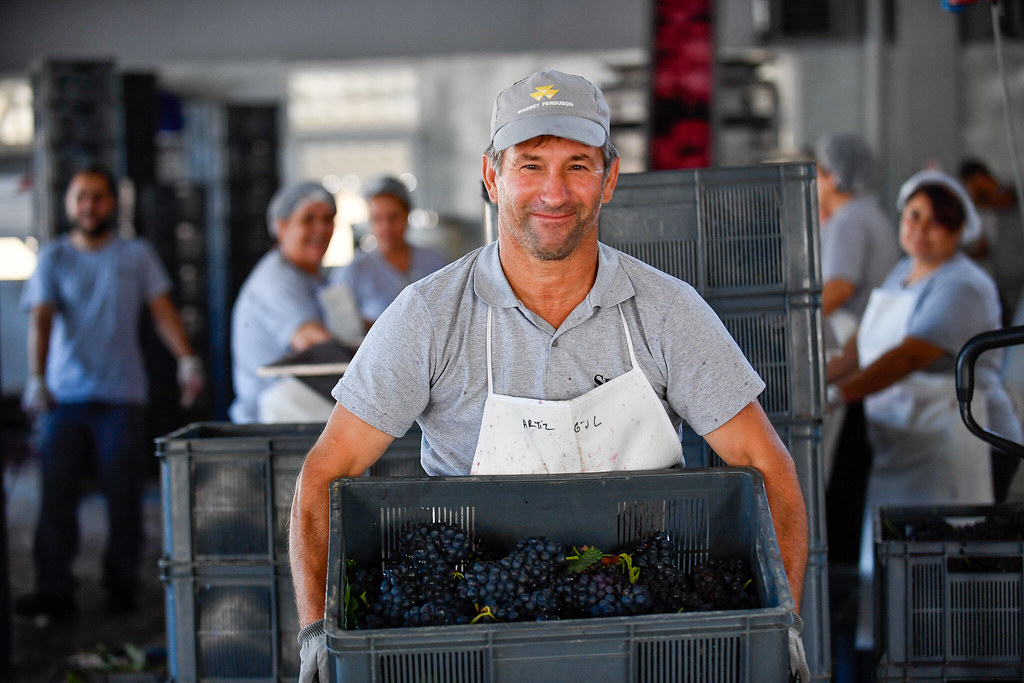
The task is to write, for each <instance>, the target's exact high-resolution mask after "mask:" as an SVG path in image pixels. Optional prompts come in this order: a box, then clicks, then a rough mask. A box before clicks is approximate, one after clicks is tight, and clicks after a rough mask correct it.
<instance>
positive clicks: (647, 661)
mask: <svg viewBox="0 0 1024 683" xmlns="http://www.w3.org/2000/svg"><path fill="white" fill-rule="evenodd" d="M636 654H637V657H636V661H637V677H636V680H637V681H642V682H643V683H704V682H705V681H740V680H745V678H744V677H743V675H742V668H741V667H742V662H743V659H744V657H743V643H742V641H741V640H740V639H739V638H734V637H728V636H716V637H715V638H685V639H681V640H653V641H641V642H639V643H637V653H636Z"/></svg>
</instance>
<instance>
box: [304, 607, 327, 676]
mask: <svg viewBox="0 0 1024 683" xmlns="http://www.w3.org/2000/svg"><path fill="white" fill-rule="evenodd" d="M330 680H331V676H330V671H329V668H328V666H327V631H325V630H324V620H323V619H321V620H320V621H314V622H313V623H312V624H310V625H308V626H306V627H304V628H303V629H302V630H301V631H299V683H330Z"/></svg>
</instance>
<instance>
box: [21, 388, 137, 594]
mask: <svg viewBox="0 0 1024 683" xmlns="http://www.w3.org/2000/svg"><path fill="white" fill-rule="evenodd" d="M37 451H38V453H39V458H40V465H41V472H42V488H43V496H42V506H41V508H40V510H39V521H38V524H37V526H36V536H35V547H34V552H33V559H34V562H35V569H36V589H37V591H38V592H39V593H43V594H47V595H53V596H59V597H71V596H72V594H73V590H74V578H73V577H72V574H71V565H72V562H73V561H74V559H75V555H76V554H77V553H78V544H79V530H78V503H79V500H80V498H81V495H82V491H81V483H82V481H83V480H84V479H86V478H87V477H88V476H90V475H92V474H94V473H95V474H96V475H98V479H99V486H100V492H101V493H102V494H103V496H104V497H105V498H106V501H107V519H108V528H109V532H108V540H107V547H106V550H105V552H104V556H103V575H104V576H103V579H104V585H105V586H106V588H107V590H108V591H109V592H112V593H120V592H125V591H128V592H130V591H134V590H135V588H136V586H137V584H138V574H139V565H140V562H141V559H142V544H143V529H142V485H143V480H144V477H145V463H144V461H143V458H144V457H145V454H146V451H145V410H144V408H143V407H142V406H140V405H128V404H111V403H66V404H59V405H57V406H56V407H55V408H54V409H53V410H51V411H50V412H48V413H46V414H44V415H43V416H41V418H40V421H39V434H38V443H37Z"/></svg>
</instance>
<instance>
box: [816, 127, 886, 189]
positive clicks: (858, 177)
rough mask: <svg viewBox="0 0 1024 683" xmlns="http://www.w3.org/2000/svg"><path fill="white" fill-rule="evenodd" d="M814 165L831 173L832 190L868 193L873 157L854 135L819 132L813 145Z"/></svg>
mask: <svg viewBox="0 0 1024 683" xmlns="http://www.w3.org/2000/svg"><path fill="white" fill-rule="evenodd" d="M814 156H815V158H816V159H817V161H818V165H819V166H821V168H822V169H824V170H825V171H828V172H829V173H831V174H832V175H833V176H835V181H836V189H837V190H839V191H840V192H847V193H849V194H863V193H865V192H870V191H871V190H872V189H874V186H875V156H874V155H873V154H872V153H871V150H870V149H869V148H868V146H867V144H866V143H865V142H864V141H863V140H861V139H860V138H859V137H857V136H856V135H851V134H848V133H838V134H834V135H822V136H821V137H820V138H818V141H817V142H816V143H815V144H814Z"/></svg>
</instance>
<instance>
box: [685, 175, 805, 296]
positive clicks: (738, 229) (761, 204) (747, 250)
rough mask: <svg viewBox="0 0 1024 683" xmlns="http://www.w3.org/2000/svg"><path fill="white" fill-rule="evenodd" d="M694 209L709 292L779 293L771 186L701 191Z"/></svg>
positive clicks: (780, 266) (780, 264) (781, 280)
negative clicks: (700, 227)
mask: <svg viewBox="0 0 1024 683" xmlns="http://www.w3.org/2000/svg"><path fill="white" fill-rule="evenodd" d="M700 211H701V214H702V219H703V220H702V223H703V225H704V226H705V239H706V240H707V243H708V246H707V252H708V256H707V263H706V264H705V267H706V268H707V284H708V293H709V294H711V293H713V292H714V290H716V289H725V290H730V289H742V288H758V287H765V288H769V289H774V290H776V291H777V290H780V289H782V290H784V289H785V285H786V279H785V265H786V261H785V250H784V244H783V242H782V234H783V233H782V228H781V222H782V218H781V211H780V208H779V192H778V189H777V188H775V187H769V186H763V187H758V186H751V187H735V188H715V189H707V188H705V189H704V190H703V192H702V193H701V197H700Z"/></svg>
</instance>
